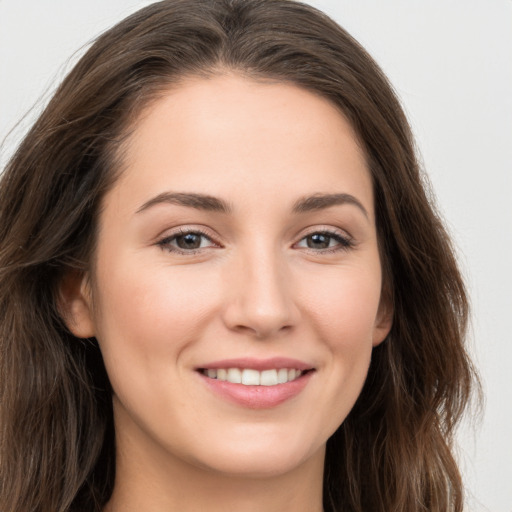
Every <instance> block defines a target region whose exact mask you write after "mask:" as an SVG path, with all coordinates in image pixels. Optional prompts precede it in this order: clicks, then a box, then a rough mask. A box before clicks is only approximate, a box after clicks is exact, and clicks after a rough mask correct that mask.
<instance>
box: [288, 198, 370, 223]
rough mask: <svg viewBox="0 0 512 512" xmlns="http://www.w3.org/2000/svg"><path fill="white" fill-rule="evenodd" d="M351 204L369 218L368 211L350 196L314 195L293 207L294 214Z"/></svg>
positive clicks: (302, 199) (299, 201)
mask: <svg viewBox="0 0 512 512" xmlns="http://www.w3.org/2000/svg"><path fill="white" fill-rule="evenodd" d="M344 204H351V205H354V206H356V207H357V208H359V209H360V210H361V211H362V212H363V213H364V215H365V217H366V218H369V216H368V211H367V210H366V208H365V207H364V206H363V205H362V203H361V202H360V201H359V200H358V199H356V198H355V197H354V196H353V195H350V194H314V195H312V196H307V197H303V198H301V199H299V200H298V201H296V202H295V204H294V205H293V212H294V213H306V212H312V211H316V210H323V209H325V208H330V207H331V206H337V205H344Z"/></svg>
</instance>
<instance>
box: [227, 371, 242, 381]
mask: <svg viewBox="0 0 512 512" xmlns="http://www.w3.org/2000/svg"><path fill="white" fill-rule="evenodd" d="M226 380H227V381H228V382H232V383H233V384H242V372H241V371H240V370H239V369H238V368H229V370H228V374H227V378H226Z"/></svg>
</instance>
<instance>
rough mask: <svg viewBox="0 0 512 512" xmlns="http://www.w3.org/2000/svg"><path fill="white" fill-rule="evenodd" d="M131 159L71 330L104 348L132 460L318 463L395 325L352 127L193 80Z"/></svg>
mask: <svg viewBox="0 0 512 512" xmlns="http://www.w3.org/2000/svg"><path fill="white" fill-rule="evenodd" d="M123 158H124V163H125V165H124V166H123V172H122V175H121V177H120V178H119V180H118V181H117V183H116V184H115V186H114V187H113V188H112V190H111V191H110V192H109V193H108V194H107V195H106V197H105V198H104V202H103V206H104V208H103V210H102V212H101V216H100V226H99V234H98V243H97V253H96V256H95V272H94V275H93V276H92V290H93V291H92V296H93V299H94V305H93V304H92V301H91V293H90V292H89V290H90V289H89V288H88V287H87V286H86V284H87V283H86V281H85V280H84V282H83V283H82V286H81V287H80V291H79V293H78V296H77V297H76V299H75V300H74V302H73V306H72V311H73V314H74V321H73V322H72V325H71V328H72V330H74V331H75V333H76V334H77V335H82V336H92V335H94V336H96V337H97V339H98V342H99V344H100V347H101V351H102V353H103V357H104V360H105V365H106V368H107V372H108V375H109V377H110V380H111V383H112V388H113V391H114V398H113V400H114V415H115V426H116V436H117V442H118V446H120V447H121V451H122V452H123V453H130V452H134V453H139V455H140V454H144V457H153V458H155V459H157V458H158V460H160V461H165V464H169V463H171V464H188V465H190V464H192V465H194V466H196V467H200V468H207V469H209V470H213V471H217V472H222V473H230V474H234V473H236V474H244V475H268V474H276V473H280V472H286V471H290V470H292V469H293V468H295V467H298V466H300V465H301V464H305V463H307V462H308V461H312V460H316V461H317V462H318V461H319V460H323V454H324V447H325V443H326V441H327V439H328V437H329V436H330V435H331V434H332V433H333V432H334V431H335V430H336V428H337V427H338V426H339V425H340V424H341V423H342V422H343V420H344V419H345V417H346V416H347V414H348V413H349V411H350V410H351V408H352V406H353V405H354V402H355V401H356V399H357V397H358V395H359V393H360V390H361V387H362V386H363V383H364V380H365V377H366V374H367V370H368V366H369V363H370V357H371V352H372V347H374V346H375V345H376V344H378V343H380V342H381V341H382V340H383V339H384V337H385V336H386V335H387V333H388V330H389V327H390V312H389V311H388V309H387V308H385V307H384V306H383V305H381V304H380V296H381V265H380V261H379V252H378V247H377V237H376V229H375V212H374V207H373V196H372V183H371V178H370V174H369V172H368V169H367V166H366V163H365V158H364V155H363V152H362V150H361V148H360V147H359V145H358V143H357V141H356V138H355V136H354V133H353V131H352V129H351V127H350V125H349V124H348V123H347V121H346V120H345V118H344V117H343V116H342V115H341V114H340V113H339V111H338V110H337V109H336V108H335V107H334V106H333V105H332V104H331V103H329V102H328V101H327V100H325V99H322V98H320V97H318V96H316V95H314V94H312V93H310V92H307V91H305V90H303V89H301V88H298V87H296V86H293V85H289V84H283V83H270V82H256V81H252V80H249V79H246V78H241V77H239V76H236V75H224V76H218V77H215V78H211V79H199V78H198V79H189V80H187V81H185V82H184V83H182V84H181V85H180V86H179V87H177V88H175V89H173V90H169V92H168V93H167V94H166V95H164V96H163V97H162V98H160V99H159V100H157V101H156V102H155V103H153V104H152V105H151V106H150V107H149V108H148V109H147V110H146V111H145V113H144V115H142V116H141V117H140V118H139V120H138V122H137V123H136V124H135V130H134V132H133V133H132V134H131V136H130V138H129V140H128V149H127V151H126V153H125V154H124V156H123ZM226 379H227V380H226ZM240 380H241V381H242V382H240ZM258 382H259V384H258Z"/></svg>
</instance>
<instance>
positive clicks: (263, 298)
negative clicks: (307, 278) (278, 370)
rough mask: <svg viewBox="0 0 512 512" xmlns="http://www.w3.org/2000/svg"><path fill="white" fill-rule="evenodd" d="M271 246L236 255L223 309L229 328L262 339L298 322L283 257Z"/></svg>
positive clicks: (280, 252) (261, 246) (266, 245)
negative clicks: (226, 301) (228, 292)
mask: <svg viewBox="0 0 512 512" xmlns="http://www.w3.org/2000/svg"><path fill="white" fill-rule="evenodd" d="M270 245H271V244H268V243H266V244H264V243H260V244H259V246H258V247H255V246H254V245H253V246H252V248H251V249H249V250H244V251H240V253H239V254H238V255H237V262H236V265H235V268H236V270H235V271H234V272H233V274H232V276H231V279H230V281H231V284H232V286H231V296H230V300H229V304H228V306H227V309H226V321H227V323H228V325H229V327H230V328H232V329H237V330H243V331H248V332H250V333H252V334H253V335H255V336H257V337H260V338H263V337H267V336H271V335H273V334H276V333H278V332H279V331H281V330H283V329H286V328H290V327H292V326H293V325H294V323H295V322H296V321H297V314H298V311H297V308H296V306H295V303H294V300H293V293H292V283H291V280H290V272H289V269H288V265H287V262H286V257H285V255H284V254H283V253H282V251H280V250H279V249H277V248H275V247H271V246H270Z"/></svg>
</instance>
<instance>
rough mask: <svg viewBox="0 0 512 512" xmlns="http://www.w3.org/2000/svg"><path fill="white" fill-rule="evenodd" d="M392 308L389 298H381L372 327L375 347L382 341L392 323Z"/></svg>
mask: <svg viewBox="0 0 512 512" xmlns="http://www.w3.org/2000/svg"><path fill="white" fill-rule="evenodd" d="M393 313H394V308H393V306H392V305H391V301H390V300H381V303H380V305H379V311H378V313H377V318H376V320H375V326H374V328H373V343H372V344H373V346H374V347H376V346H377V345H379V344H380V343H382V342H383V341H384V340H385V339H386V336H387V335H388V334H389V331H391V327H392V325H393Z"/></svg>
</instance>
